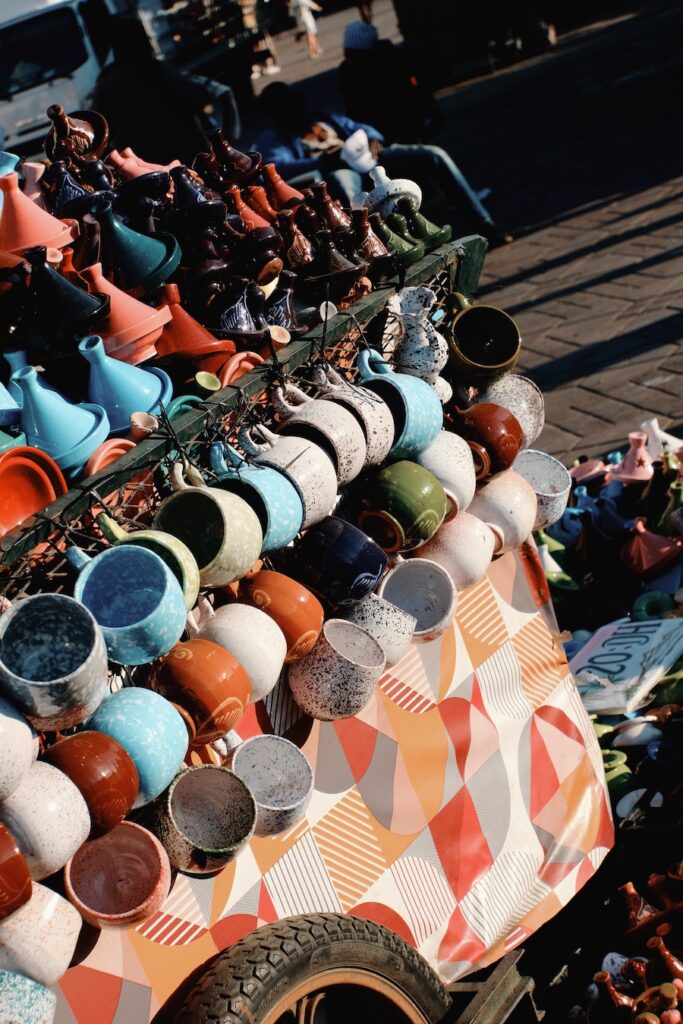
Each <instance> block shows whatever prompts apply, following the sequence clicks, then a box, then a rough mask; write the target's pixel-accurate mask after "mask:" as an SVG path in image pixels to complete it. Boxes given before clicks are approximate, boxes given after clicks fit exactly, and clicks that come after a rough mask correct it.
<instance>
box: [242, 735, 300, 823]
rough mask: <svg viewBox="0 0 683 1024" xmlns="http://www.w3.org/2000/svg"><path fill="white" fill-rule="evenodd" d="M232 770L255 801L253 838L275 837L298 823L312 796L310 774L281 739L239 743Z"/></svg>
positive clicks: (296, 752)
mask: <svg viewBox="0 0 683 1024" xmlns="http://www.w3.org/2000/svg"><path fill="white" fill-rule="evenodd" d="M232 770H233V771H234V773H235V775H238V776H239V778H240V779H242V781H243V782H244V783H245V785H246V786H248V788H249V790H250V791H251V792H252V794H253V796H254V800H255V801H256V830H255V834H256V835H257V836H276V835H278V834H279V833H280V832H286V830H287V829H288V828H291V827H292V826H293V825H296V823H297V822H298V821H301V819H302V818H303V816H304V814H305V813H306V808H307V807H308V804H309V802H310V799H311V796H312V794H313V771H312V769H311V766H310V764H309V763H308V759H307V758H306V757H305V755H304V754H302V752H301V751H300V750H299V748H298V747H297V746H295V745H294V744H293V743H291V742H290V741H289V740H286V739H285V738H284V736H254V737H252V739H250V740H247V741H246V742H245V743H242V744H241V745H240V746H239V747H238V748H237V750H236V751H235V753H234V754H233V757H232Z"/></svg>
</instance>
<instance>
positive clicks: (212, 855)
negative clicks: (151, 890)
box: [153, 764, 256, 875]
mask: <svg viewBox="0 0 683 1024" xmlns="http://www.w3.org/2000/svg"><path fill="white" fill-rule="evenodd" d="M154 810H155V816H154V824H153V828H154V831H155V833H156V835H157V836H158V837H159V840H160V842H161V843H162V844H163V846H164V849H165V850H166V852H167V853H168V857H169V860H170V862H171V864H172V865H173V866H174V867H175V868H178V869H179V870H180V871H185V872H187V873H188V874H191V875H207V874H211V873H212V872H214V871H219V870H220V869H221V868H224V867H225V866H226V864H228V863H229V862H230V861H231V860H233V858H234V857H235V856H236V855H237V853H239V851H240V850H241V849H242V847H243V846H244V845H245V843H247V842H248V841H249V839H251V836H252V835H253V832H254V827H255V825H256V804H255V802H254V797H253V796H252V794H251V791H250V790H249V788H248V787H247V786H246V785H245V784H244V782H243V781H242V779H240V778H238V776H237V775H235V774H234V773H233V772H232V771H231V770H230V769H229V768H225V767H223V766H222V765H215V764H202V765H196V766H194V767H192V768H184V769H183V770H182V771H180V772H179V773H178V774H177V775H176V777H175V778H174V780H173V782H172V783H171V785H170V786H169V787H168V789H167V791H166V792H165V793H164V794H163V796H162V797H160V799H159V800H158V801H157V804H156V806H155V809H154Z"/></svg>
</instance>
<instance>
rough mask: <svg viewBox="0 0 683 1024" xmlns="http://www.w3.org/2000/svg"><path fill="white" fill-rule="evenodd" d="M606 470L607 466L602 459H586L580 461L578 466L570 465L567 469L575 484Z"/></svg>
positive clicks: (590, 478) (583, 482)
mask: <svg viewBox="0 0 683 1024" xmlns="http://www.w3.org/2000/svg"><path fill="white" fill-rule="evenodd" d="M606 472H607V467H606V466H605V463H604V462H603V460H602V459H586V461H585V462H580V463H579V464H578V466H572V468H571V469H570V470H569V475H570V477H571V478H572V480H574V481H575V482H576V483H577V484H585V483H588V481H589V480H595V478H596V477H599V476H601V475H602V474H603V473H606Z"/></svg>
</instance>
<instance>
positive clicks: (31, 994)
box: [0, 970, 57, 1024]
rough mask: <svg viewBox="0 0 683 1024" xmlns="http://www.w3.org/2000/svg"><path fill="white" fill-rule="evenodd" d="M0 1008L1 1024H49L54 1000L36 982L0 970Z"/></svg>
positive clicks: (51, 1019) (52, 1016)
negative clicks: (0, 1014) (0, 1013)
mask: <svg viewBox="0 0 683 1024" xmlns="http://www.w3.org/2000/svg"><path fill="white" fill-rule="evenodd" d="M0 1007H1V1008H2V1009H1V1012H2V1016H1V1017H0V1020H2V1021H3V1024H52V1021H53V1020H54V1016H55V1010H56V1009H57V996H56V994H55V993H54V992H53V991H52V990H51V989H49V988H47V987H46V986H45V985H41V984H40V982H39V981H33V979H32V978H27V977H26V976H25V975H23V974H17V972H16V971H2V970H0Z"/></svg>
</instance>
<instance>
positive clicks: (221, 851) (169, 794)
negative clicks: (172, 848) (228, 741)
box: [164, 764, 258, 857]
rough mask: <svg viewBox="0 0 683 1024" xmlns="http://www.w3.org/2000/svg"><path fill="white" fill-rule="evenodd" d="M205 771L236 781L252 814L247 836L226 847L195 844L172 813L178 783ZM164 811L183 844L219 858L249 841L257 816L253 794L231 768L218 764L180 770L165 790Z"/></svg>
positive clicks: (194, 766)
mask: <svg viewBox="0 0 683 1024" xmlns="http://www.w3.org/2000/svg"><path fill="white" fill-rule="evenodd" d="M207 769H210V770H211V771H218V772H222V773H223V774H224V775H227V776H229V777H230V778H231V779H233V780H236V781H237V782H238V783H239V786H241V787H242V788H243V790H244V792H243V794H242V795H243V796H244V797H245V798H246V805H247V806H248V807H249V808H250V810H251V811H252V812H253V813H252V822H251V827H250V829H249V831H248V832H247V834H246V835H244V836H242V837H241V838H240V839H236V840H234V841H233V842H231V843H229V845H227V846H215V847H214V846H207V845H205V844H204V843H203V842H201V843H200V842H197V841H196V840H195V839H194V838H193V837H192V836H191V835H190V834H188V832H186V831H184V830H183V829H182V828H181V827H180V825H179V824H178V822H177V820H176V817H175V814H174V813H173V794H174V793H175V791H176V788H177V787H178V785H179V783H182V782H184V781H185V780H186V779H189V778H190V777H191V775H192V774H194V773H195V772H206V770H207ZM239 786H238V788H239ZM164 810H165V812H166V814H167V815H168V818H169V821H170V822H171V824H172V825H173V828H174V829H175V830H176V832H177V833H178V835H179V836H181V837H182V840H183V842H185V843H188V844H190V845H192V846H193V847H195V849H198V850H201V851H202V853H208V854H214V855H216V856H219V857H220V856H228V855H231V854H234V853H235V852H236V851H237V850H239V849H240V848H241V847H242V846H243V845H244V844H245V843H247V842H249V840H250V839H251V837H252V836H253V834H254V829H255V828H256V817H257V814H258V808H257V806H256V800H255V799H254V794H253V793H252V791H251V790H250V789H249V787H248V786H247V784H246V782H244V781H243V780H242V779H241V778H240V777H239V775H236V774H235V772H234V771H232V769H231V768H227V767H226V766H225V765H218V764H197V765H192V766H191V767H185V768H182V769H181V770H180V771H179V772H178V774H177V775H176V777H175V778H174V779H173V781H172V782H171V784H170V786H169V787H168V789H167V790H166V794H165V796H164Z"/></svg>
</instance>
